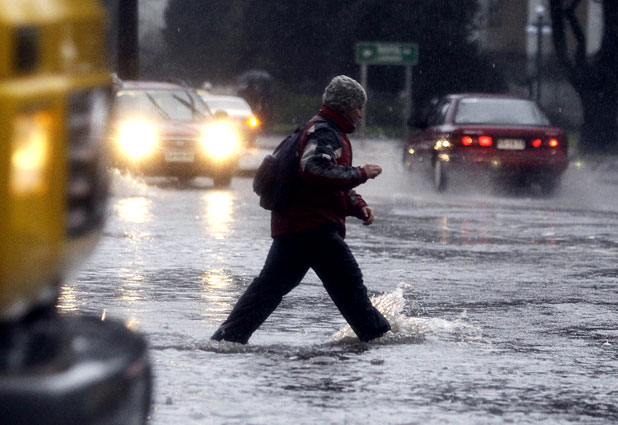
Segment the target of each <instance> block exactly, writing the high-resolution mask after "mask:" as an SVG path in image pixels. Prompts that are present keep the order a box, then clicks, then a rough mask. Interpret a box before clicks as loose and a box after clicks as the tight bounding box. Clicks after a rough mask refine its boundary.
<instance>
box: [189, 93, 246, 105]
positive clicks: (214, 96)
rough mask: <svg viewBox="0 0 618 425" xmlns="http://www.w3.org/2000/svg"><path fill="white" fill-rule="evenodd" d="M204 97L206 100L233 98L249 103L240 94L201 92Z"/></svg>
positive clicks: (233, 99)
mask: <svg viewBox="0 0 618 425" xmlns="http://www.w3.org/2000/svg"><path fill="white" fill-rule="evenodd" d="M200 95H201V96H202V99H204V100H205V101H206V100H232V101H237V102H242V103H247V101H246V100H245V99H244V98H242V97H240V96H230V95H221V94H200Z"/></svg>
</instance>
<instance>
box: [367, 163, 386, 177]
mask: <svg viewBox="0 0 618 425" xmlns="http://www.w3.org/2000/svg"><path fill="white" fill-rule="evenodd" d="M363 169H364V170H365V173H367V177H368V178H370V179H375V178H376V177H378V176H379V175H380V173H381V172H382V167H380V166H379V165H376V164H365V165H363Z"/></svg>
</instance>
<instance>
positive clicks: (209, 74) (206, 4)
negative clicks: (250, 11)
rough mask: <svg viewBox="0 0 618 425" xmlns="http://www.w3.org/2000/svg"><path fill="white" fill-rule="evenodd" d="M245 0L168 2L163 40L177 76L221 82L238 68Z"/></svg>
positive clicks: (181, 0)
mask: <svg viewBox="0 0 618 425" xmlns="http://www.w3.org/2000/svg"><path fill="white" fill-rule="evenodd" d="M242 3H243V1H242V0H169V2H168V6H167V8H166V9H165V12H164V19H165V24H166V27H165V29H164V30H163V38H164V39H165V41H166V43H167V45H168V47H169V58H171V59H172V62H173V63H174V64H175V67H174V69H173V72H174V73H175V76H178V77H181V78H188V79H192V80H197V82H200V81H201V80H203V79H204V78H208V79H213V80H215V81H216V80H221V79H225V78H226V76H227V75H229V74H230V73H234V72H235V71H236V69H237V67H238V60H239V58H238V54H237V52H238V51H239V49H240V36H241V34H242V32H241V29H242V25H243V19H244V16H243V11H244V8H243V6H242Z"/></svg>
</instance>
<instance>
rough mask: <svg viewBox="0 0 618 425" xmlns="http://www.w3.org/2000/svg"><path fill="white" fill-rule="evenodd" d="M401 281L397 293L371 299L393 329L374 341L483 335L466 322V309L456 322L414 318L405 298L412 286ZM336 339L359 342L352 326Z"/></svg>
mask: <svg viewBox="0 0 618 425" xmlns="http://www.w3.org/2000/svg"><path fill="white" fill-rule="evenodd" d="M409 286H410V285H409V284H407V283H401V284H400V285H399V287H397V289H395V290H394V291H393V292H389V293H387V294H383V295H380V296H377V297H373V298H372V299H371V302H372V303H373V305H374V306H375V307H376V308H377V309H378V310H379V311H380V313H382V314H383V315H384V317H386V319H387V320H388V321H389V323H390V324H391V331H389V332H387V333H386V334H385V335H384V336H382V337H381V338H378V339H376V340H374V341H371V343H372V344H383V345H392V344H411V343H421V342H423V341H424V340H425V337H426V336H427V335H430V334H431V335H438V336H440V337H441V339H447V340H448V339H455V340H472V339H479V338H480V337H481V334H482V333H481V330H480V329H479V328H478V327H475V326H473V325H470V324H468V323H465V320H466V319H467V315H466V312H465V311H464V312H462V314H461V315H460V317H459V318H458V319H457V320H455V321H449V320H445V319H440V318H429V317H410V316H406V315H405V314H404V313H403V309H404V306H405V298H404V296H403V294H404V289H405V288H407V287H409ZM332 339H333V340H334V341H340V342H343V343H352V342H354V341H358V338H357V337H356V334H355V333H354V331H353V330H352V328H350V325H346V326H344V327H343V328H342V329H340V330H339V331H337V332H336V333H335V334H333V336H332Z"/></svg>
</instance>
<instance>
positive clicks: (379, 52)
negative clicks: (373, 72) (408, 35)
mask: <svg viewBox="0 0 618 425" xmlns="http://www.w3.org/2000/svg"><path fill="white" fill-rule="evenodd" d="M356 63H357V64H359V65H410V66H411V65H416V64H417V63H418V44H416V43H380V42H364V41H361V42H359V43H356Z"/></svg>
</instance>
